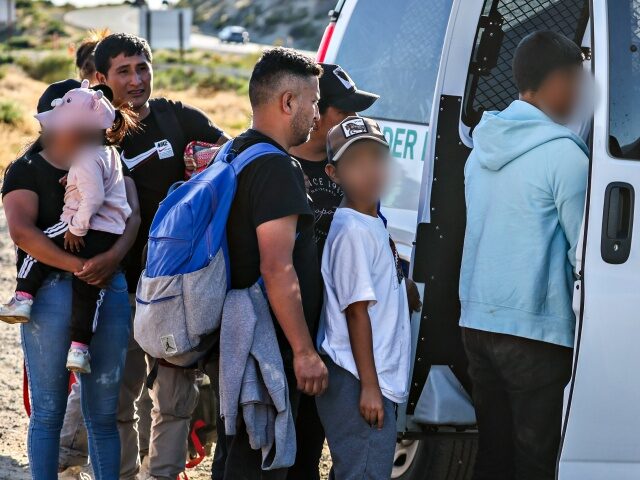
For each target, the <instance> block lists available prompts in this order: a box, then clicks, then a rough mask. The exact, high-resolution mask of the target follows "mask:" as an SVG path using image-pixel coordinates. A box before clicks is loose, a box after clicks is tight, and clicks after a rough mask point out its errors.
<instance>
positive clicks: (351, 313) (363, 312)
mask: <svg viewBox="0 0 640 480" xmlns="http://www.w3.org/2000/svg"><path fill="white" fill-rule="evenodd" d="M368 307H369V302H368V301H367V302H356V303H352V304H351V305H349V306H348V307H347V309H346V310H345V315H346V317H347V327H348V329H349V342H350V343H351V351H352V352H353V359H354V360H355V362H356V368H357V369H358V376H359V377H360V414H361V415H362V417H363V418H364V419H365V421H366V422H367V423H368V424H369V425H371V426H373V425H376V426H377V427H378V429H382V426H383V424H384V404H383V401H382V392H381V391H380V386H379V385H378V373H377V371H376V364H375V360H374V358H373V338H372V333H371V320H370V319H369V311H368Z"/></svg>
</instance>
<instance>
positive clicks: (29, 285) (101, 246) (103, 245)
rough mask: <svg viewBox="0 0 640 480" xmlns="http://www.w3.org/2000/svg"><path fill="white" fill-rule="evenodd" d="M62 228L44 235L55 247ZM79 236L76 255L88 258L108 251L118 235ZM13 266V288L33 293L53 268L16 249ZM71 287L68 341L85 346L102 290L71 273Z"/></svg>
mask: <svg viewBox="0 0 640 480" xmlns="http://www.w3.org/2000/svg"><path fill="white" fill-rule="evenodd" d="M59 225H60V224H59ZM55 227H56V226H54V227H51V228H49V229H47V230H45V233H46V232H47V231H49V230H51V229H53V228H55ZM66 231H67V227H66V225H64V224H61V226H60V227H58V228H57V230H56V231H55V232H54V233H56V235H54V236H51V235H49V234H47V236H49V238H51V240H53V242H54V243H56V244H57V245H58V246H59V247H61V248H64V232H66ZM83 239H84V247H82V249H81V250H80V252H78V253H77V254H76V255H77V256H79V257H82V258H91V257H93V256H95V255H98V254H100V253H104V252H106V251H107V250H109V249H110V248H111V247H112V246H113V244H114V243H115V242H116V240H117V239H118V235H115V234H113V233H107V232H100V231H98V230H89V231H88V232H87V234H86V235H85V236H84V237H83ZM17 267H18V281H17V288H16V291H19V292H27V293H29V294H31V295H33V296H35V295H36V293H38V290H39V289H40V287H41V286H42V282H44V280H45V279H46V278H47V277H48V276H49V274H50V273H51V272H52V271H53V269H52V268H51V267H50V266H48V265H45V264H43V263H40V262H38V261H36V260H34V259H33V257H31V256H30V255H27V254H26V253H25V252H23V251H22V250H18V261H17ZM71 289H72V292H73V297H72V299H73V300H72V303H71V325H70V330H71V340H72V341H74V342H80V343H84V344H86V345H89V343H90V342H91V337H92V336H93V323H94V318H95V317H96V312H97V311H98V308H99V307H100V305H101V304H102V297H103V296H104V291H103V290H102V289H101V288H100V287H96V286H93V285H89V284H88V283H84V282H83V281H82V280H79V279H78V278H77V277H75V276H74V277H72V279H71Z"/></svg>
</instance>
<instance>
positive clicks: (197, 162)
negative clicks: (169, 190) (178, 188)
mask: <svg viewBox="0 0 640 480" xmlns="http://www.w3.org/2000/svg"><path fill="white" fill-rule="evenodd" d="M218 150H220V145H214V144H213V143H207V142H199V141H194V142H190V143H189V144H188V145H187V146H186V147H185V148H184V179H185V180H189V179H190V178H191V177H192V176H193V175H195V174H196V173H200V172H201V171H203V170H204V169H205V168H207V167H208V166H209V164H210V163H211V161H212V160H213V159H214V157H215V156H216V154H217V153H218Z"/></svg>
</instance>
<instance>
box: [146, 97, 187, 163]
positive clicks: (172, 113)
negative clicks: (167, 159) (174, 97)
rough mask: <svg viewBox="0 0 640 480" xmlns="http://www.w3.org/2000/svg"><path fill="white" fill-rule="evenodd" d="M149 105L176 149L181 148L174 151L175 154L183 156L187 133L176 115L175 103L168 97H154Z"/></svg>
mask: <svg viewBox="0 0 640 480" xmlns="http://www.w3.org/2000/svg"><path fill="white" fill-rule="evenodd" d="M149 107H150V108H151V110H152V111H153V112H154V115H155V117H156V121H157V122H158V127H160V130H161V131H162V133H163V134H164V135H165V136H166V137H167V140H169V142H170V143H171V146H172V147H173V148H174V149H178V148H179V149H181V151H180V152H176V151H174V155H176V156H178V155H179V156H180V157H183V156H184V146H185V134H184V130H183V128H182V125H181V124H180V121H179V120H178V116H177V115H176V110H175V107H174V105H173V104H172V103H171V102H169V100H167V99H166V98H152V99H151V100H149Z"/></svg>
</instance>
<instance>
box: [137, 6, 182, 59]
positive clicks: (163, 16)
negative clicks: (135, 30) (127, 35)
mask: <svg viewBox="0 0 640 480" xmlns="http://www.w3.org/2000/svg"><path fill="white" fill-rule="evenodd" d="M139 11H140V13H139V15H140V16H139V25H140V30H139V32H140V33H139V35H140V36H142V37H144V38H146V39H147V41H148V42H149V44H150V45H151V48H154V49H157V48H167V49H171V50H188V49H189V48H191V21H192V17H193V15H192V11H191V9H190V8H171V9H163V10H150V9H148V8H145V7H143V8H140V9H139Z"/></svg>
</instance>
